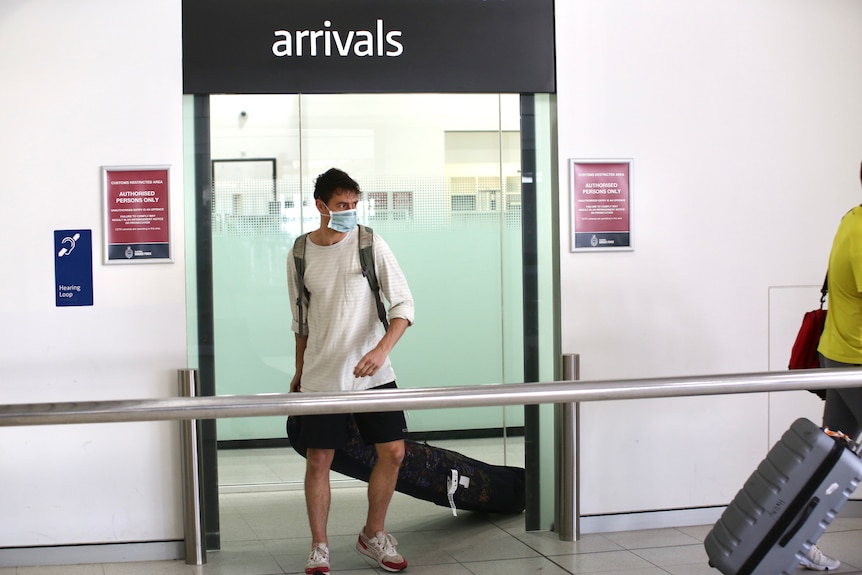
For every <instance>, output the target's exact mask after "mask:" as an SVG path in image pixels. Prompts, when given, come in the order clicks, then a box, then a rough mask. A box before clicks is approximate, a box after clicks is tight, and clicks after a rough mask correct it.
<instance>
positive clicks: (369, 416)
mask: <svg viewBox="0 0 862 575" xmlns="http://www.w3.org/2000/svg"><path fill="white" fill-rule="evenodd" d="M377 389H396V385H395V382H394V381H393V382H391V383H387V384H384V385H380V386H377V387H372V388H371V389H369V391H374V390H377ZM351 417H353V419H354V420H355V421H356V427H358V428H359V434H360V435H361V436H362V441H364V442H365V443H366V444H368V445H371V444H376V443H389V442H390V441H397V440H399V439H404V438H405V437H407V421H406V420H405V419H404V412H403V411H375V412H372V413H352V414H351V413H329V414H325V415H303V416H302V426H301V431H300V438H301V440H302V442H303V443H304V444H305V446H306V447H309V448H311V449H340V448H342V447H345V446H346V445H347V440H348V435H347V429H348V425H349V422H350V418H351Z"/></svg>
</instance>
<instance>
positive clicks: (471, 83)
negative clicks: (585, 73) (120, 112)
mask: <svg viewBox="0 0 862 575" xmlns="http://www.w3.org/2000/svg"><path fill="white" fill-rule="evenodd" d="M183 90H184V92H185V93H187V94H220V93H245V94H265V93H327V92H338V93H345V92H351V93H382V92H390V93H408V92H455V93H457V92H492V93H499V92H502V93H549V92H554V91H555V90H556V85H555V62H554V3H553V0H183Z"/></svg>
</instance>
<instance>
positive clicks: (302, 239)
mask: <svg viewBox="0 0 862 575" xmlns="http://www.w3.org/2000/svg"><path fill="white" fill-rule="evenodd" d="M307 241H308V234H307V233H305V234H302V235H301V236H299V237H298V238H296V241H295V242H293V262H294V265H295V267H296V311H297V313H296V320H297V323H298V324H299V335H300V336H302V337H306V336H308V325H307V324H306V323H305V322H306V320H305V310H306V309H307V307H308V300H309V298H310V297H311V294H310V293H309V292H308V290H307V289H305V243H306V242H307ZM359 265H360V267H361V268H362V275H363V276H365V279H366V280H368V287H370V288H371V293H373V294H374V300H375V303H376V305H377V317H378V318H380V322H381V323H382V324H383V328H384V329H387V330H388V329H389V321H388V320H387V319H386V307H385V306H384V305H383V301H382V300H381V298H380V282H378V281H377V269H376V267H375V266H374V230H373V229H371V228H369V227H368V226H359Z"/></svg>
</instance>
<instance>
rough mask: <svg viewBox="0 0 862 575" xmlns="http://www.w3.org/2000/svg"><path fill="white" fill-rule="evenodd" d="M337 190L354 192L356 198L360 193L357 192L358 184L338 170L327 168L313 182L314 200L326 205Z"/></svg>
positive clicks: (345, 173)
mask: <svg viewBox="0 0 862 575" xmlns="http://www.w3.org/2000/svg"><path fill="white" fill-rule="evenodd" d="M337 189H344V190H351V191H353V192H356V195H357V196H358V195H360V194H361V193H362V192H361V191H360V190H359V184H358V183H356V180H354V179H353V178H351V177H350V176H348V175H347V172H344V171H342V170H339V169H338V168H329V169H328V170H326V171H325V172H323V173H322V174H320V175H319V176H317V179H316V180H314V199H315V200H321V201H322V202H323V203H324V204H327V203H329V200H330V199H331V198H332V194H333V193H334V192H335V190H337Z"/></svg>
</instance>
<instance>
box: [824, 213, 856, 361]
mask: <svg viewBox="0 0 862 575" xmlns="http://www.w3.org/2000/svg"><path fill="white" fill-rule="evenodd" d="M828 287H829V299H828V309H829V313H828V314H827V315H826V325H825V326H824V328H823V336H822V337H821V338H820V345H819V346H818V348H817V350H818V351H819V352H820V353H822V354H823V355H824V356H826V357H827V358H829V359H831V360H833V361H840V362H842V363H852V364H862V206H856V207H855V208H853V209H852V210H850V211H849V212H847V214H846V215H845V216H844V218H842V220H841V223H840V224H839V225H838V231H837V232H835V239H834V240H833V242H832V252H831V253H830V254H829V272H828Z"/></svg>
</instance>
